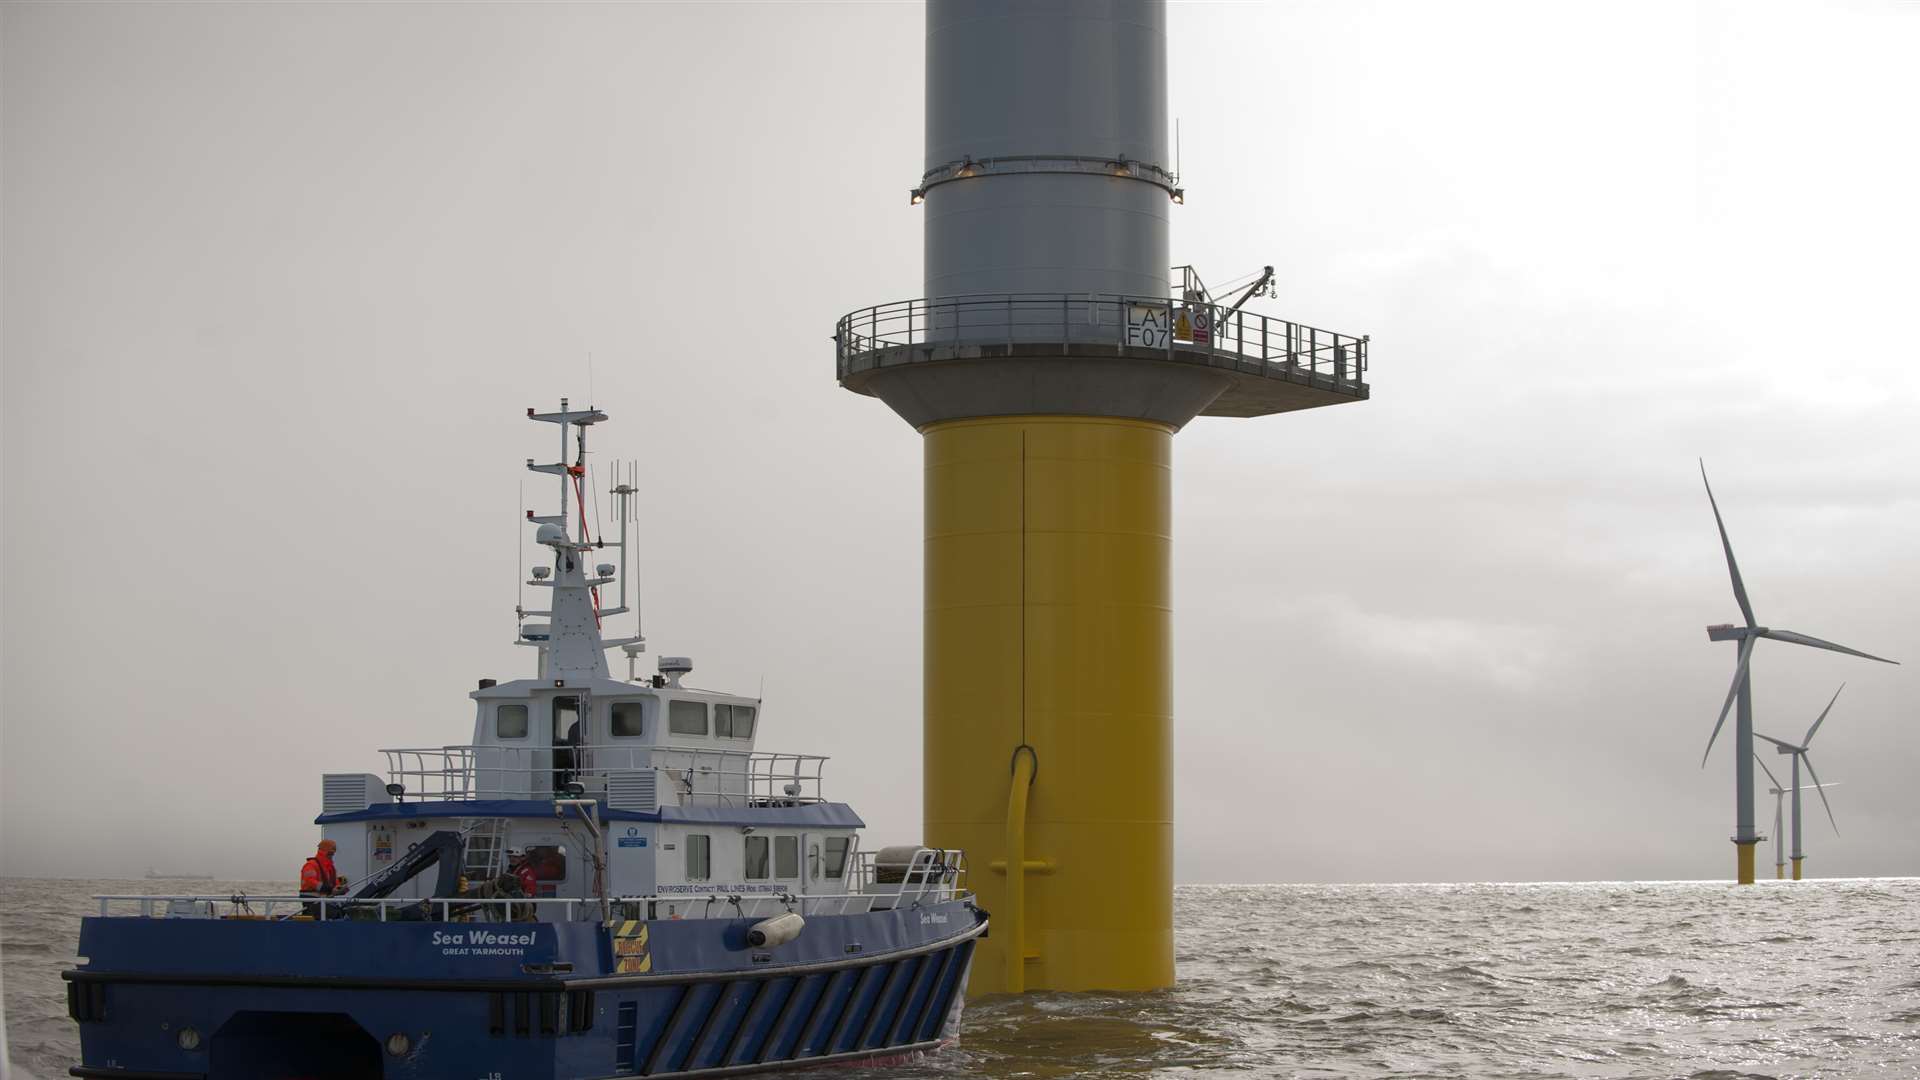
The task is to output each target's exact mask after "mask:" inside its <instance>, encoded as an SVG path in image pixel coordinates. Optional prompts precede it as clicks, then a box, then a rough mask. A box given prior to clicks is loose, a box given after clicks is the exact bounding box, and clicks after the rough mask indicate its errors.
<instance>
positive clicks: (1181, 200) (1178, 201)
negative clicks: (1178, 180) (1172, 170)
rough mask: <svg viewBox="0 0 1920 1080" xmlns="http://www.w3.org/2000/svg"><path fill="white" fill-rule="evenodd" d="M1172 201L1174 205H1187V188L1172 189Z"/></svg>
mask: <svg viewBox="0 0 1920 1080" xmlns="http://www.w3.org/2000/svg"><path fill="white" fill-rule="evenodd" d="M1173 203H1174V205H1175V206H1185V205H1187V189H1186V188H1174V189H1173Z"/></svg>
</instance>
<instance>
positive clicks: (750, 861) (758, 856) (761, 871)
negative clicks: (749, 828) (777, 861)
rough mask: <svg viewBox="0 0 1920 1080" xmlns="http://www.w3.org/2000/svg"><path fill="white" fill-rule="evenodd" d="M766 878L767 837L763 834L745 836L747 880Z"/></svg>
mask: <svg viewBox="0 0 1920 1080" xmlns="http://www.w3.org/2000/svg"><path fill="white" fill-rule="evenodd" d="M766 879H767V838H766V837H764V836H749V837H747V880H748V881H765V880H766Z"/></svg>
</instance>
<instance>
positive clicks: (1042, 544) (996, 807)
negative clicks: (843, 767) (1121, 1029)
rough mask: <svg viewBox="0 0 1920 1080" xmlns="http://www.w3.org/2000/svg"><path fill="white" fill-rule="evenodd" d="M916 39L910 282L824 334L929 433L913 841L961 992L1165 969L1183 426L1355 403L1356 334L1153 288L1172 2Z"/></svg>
mask: <svg viewBox="0 0 1920 1080" xmlns="http://www.w3.org/2000/svg"><path fill="white" fill-rule="evenodd" d="M926 48H927V88H926V89H927V98H926V109H927V112H926V116H927V130H926V140H927V141H926V157H925V159H924V161H923V162H922V163H921V165H922V167H921V171H920V174H919V176H918V178H917V179H916V180H915V181H914V182H913V183H912V184H911V200H910V201H911V202H912V203H914V204H916V205H919V206H920V210H921V212H922V213H924V215H925V222H924V224H925V230H926V232H925V260H926V261H925V273H924V281H923V289H922V296H920V297H916V298H914V299H911V300H902V301H896V302H894V303H890V304H880V305H876V306H874V307H869V308H862V309H860V310H858V311H854V312H852V313H850V314H848V315H846V316H844V317H843V318H841V320H840V321H839V323H838V324H837V325H836V327H835V330H834V343H835V363H836V375H837V377H838V378H839V380H840V383H841V385H842V386H845V387H846V388H847V389H849V390H852V391H855V392H857V393H860V394H865V395H869V396H873V397H878V398H879V399H880V400H882V401H884V402H885V403H886V404H887V405H888V406H889V407H890V408H892V409H893V410H894V412H896V413H898V414H899V415H900V417H901V418H902V419H904V420H906V421H907V422H908V423H909V424H911V425H912V426H913V427H914V428H915V429H916V430H917V431H919V432H920V433H921V435H922V436H923V440H922V446H923V452H924V455H925V465H926V472H925V486H924V496H925V515H926V517H925V574H926V582H925V598H926V623H925V648H926V656H925V697H924V725H925V741H924V746H925V749H924V754H925V760H924V768H923V776H924V782H925V800H926V801H925V811H926V812H925V820H926V841H927V843H928V844H929V845H931V846H934V847H940V848H962V849H964V850H965V851H966V853H967V859H968V863H969V865H970V866H971V867H973V873H972V877H971V880H972V883H973V884H974V886H975V888H976V889H977V890H978V891H979V893H980V895H981V900H982V906H984V907H985V908H987V909H988V910H989V911H991V912H992V913H993V919H994V925H993V935H992V938H991V939H990V940H988V941H986V942H984V943H983V944H982V946H981V949H980V952H979V953H978V962H977V963H976V964H975V967H974V973H973V978H972V981H971V983H970V987H971V992H973V993H996V992H1002V991H1013V992H1018V991H1020V990H1023V989H1026V988H1027V987H1029V986H1031V987H1035V988H1046V989H1055V990H1089V989H1145V988H1151V987H1157V986H1165V985H1168V984H1169V983H1171V981H1172V978H1173V949H1172V942H1173V939H1172V873H1173V870H1172V868H1173V850H1172V844H1173V800H1172V774H1171V750H1172V742H1173V703H1172V682H1171V670H1170V669H1171V660H1170V649H1171V610H1172V600H1171V590H1170V583H1169V566H1170V561H1171V550H1172V529H1171V524H1170V506H1171V501H1172V439H1173V435H1174V433H1175V432H1177V431H1178V430H1180V429H1181V428H1182V427H1184V426H1185V425H1186V424H1187V423H1188V422H1190V421H1191V420H1193V419H1194V418H1195V417H1196V416H1199V415H1203V414H1205V415H1218V416H1259V415H1265V414H1269V413H1276V412H1285V411H1289V410H1293V409H1304V408H1312V407H1316V406H1320V405H1331V404H1338V403H1341V402H1350V401H1357V400H1363V399H1365V398H1366V396H1367V393H1368V389H1367V385H1366V382H1365V381H1364V371H1365V366H1366V360H1367V355H1366V353H1367V341H1366V339H1364V338H1358V337H1354V336H1351V335H1346V334H1336V333H1330V332H1328V331H1325V330H1318V329H1315V328H1313V327H1308V326H1303V325H1301V324H1298V323H1293V322H1288V321H1285V320H1280V319H1274V318H1269V317H1267V316H1263V315H1259V314H1256V313H1254V312H1251V311H1246V310H1243V309H1242V307H1241V305H1240V304H1235V305H1234V306H1233V307H1232V308H1226V307H1223V306H1216V305H1214V304H1213V303H1212V302H1211V300H1210V298H1208V297H1206V296H1205V295H1204V294H1200V295H1191V296H1190V295H1187V294H1186V293H1185V292H1184V290H1183V293H1182V295H1181V296H1178V297H1175V296H1173V295H1171V293H1170V289H1169V284H1170V280H1169V279H1170V273H1171V271H1170V268H1169V263H1170V262H1171V261H1172V259H1171V256H1170V253H1169V239H1168V232H1169V229H1168V226H1169V219H1170V215H1171V213H1172V208H1173V207H1174V206H1175V205H1177V204H1178V203H1179V202H1180V201H1181V200H1182V199H1183V198H1184V193H1183V192H1182V191H1181V190H1180V188H1179V178H1178V177H1176V176H1175V175H1174V173H1173V167H1172V163H1171V161H1170V160H1169V154H1168V152H1167V141H1168V139H1167V135H1168V123H1167V88H1166V70H1167V59H1166V56H1167V8H1166V5H1165V4H1164V3H1162V2H1159V0H1025V2H1013V0H935V2H933V3H931V4H929V5H928V7H927V38H926ZM1264 280H1265V279H1263V281H1264Z"/></svg>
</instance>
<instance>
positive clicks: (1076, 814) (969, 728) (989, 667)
mask: <svg viewBox="0 0 1920 1080" xmlns="http://www.w3.org/2000/svg"><path fill="white" fill-rule="evenodd" d="M925 436H926V439H925V444H926V445H925V452H926V711H925V724H926V748H925V774H926V775H925V784H926V788H925V798H926V839H927V843H928V844H930V845H936V846H941V847H959V848H964V849H966V852H967V860H968V863H969V865H970V866H971V867H972V868H973V873H972V875H971V878H972V883H973V885H974V887H975V888H976V889H977V890H978V891H979V893H980V902H981V906H983V907H985V908H986V909H987V910H988V911H990V912H992V913H993V917H994V924H995V929H996V930H998V929H999V928H1000V927H1001V926H1015V927H1018V928H1019V930H1018V932H1017V933H1006V934H1002V933H995V934H993V935H992V936H991V937H990V938H989V939H988V940H986V941H984V942H982V943H981V946H980V955H979V957H978V958H977V959H976V960H975V962H974V967H973V981H972V984H971V987H970V992H971V993H973V994H991V993H998V992H1001V991H1003V990H1014V991H1019V990H1022V989H1035V990H1087V989H1103V990H1133V989H1142V990H1143V989H1151V988H1155V987H1163V986H1169V985H1171V984H1172V982H1173V933H1172V928H1173V912H1172V905H1171V896H1172V877H1173V858H1172V843H1173V783H1172V767H1173V761H1172V753H1171V750H1172V722H1173V717H1172V688H1171V679H1170V673H1169V663H1170V625H1169V623H1170V616H1171V610H1170V597H1169V584H1168V574H1169V559H1170V547H1171V541H1172V538H1171V529H1170V522H1169V516H1170V500H1171V492H1172V472H1171V466H1172V461H1171V457H1172V449H1173V432H1172V430H1171V429H1170V428H1169V427H1166V426H1163V425H1160V424H1154V423H1147V422H1142V421H1135V420H1121V419H1104V418H1095V417H1072V416H1023V417H1006V418H996V419H987V420H956V421H949V422H945V423H938V424H933V425H931V426H929V427H927V428H926V429H925ZM1023 748H1031V764H1030V765H1028V764H1026V763H1024V762H1021V763H1018V767H1017V768H1016V764H1017V763H1016V757H1017V756H1018V757H1025V756H1027V754H1026V751H1025V750H1023ZM1028 772H1030V773H1031V781H1030V783H1031V787H1030V791H1029V792H1028V793H1027V796H1026V802H1025V805H1024V808H1023V809H1024V813H1025V817H1026V821H1025V826H1024V836H1023V837H1018V836H1016V837H1013V840H1014V841H1015V842H1016V844H1017V842H1018V841H1021V840H1023V841H1024V847H1025V850H1024V851H1020V850H1017V847H1015V848H1014V849H1013V850H1010V843H1009V839H1010V838H1009V825H1010V816H1012V815H1015V814H1017V813H1018V812H1020V809H1022V808H1021V807H1020V805H1019V799H1018V798H1010V795H1014V794H1015V793H1014V792H1013V791H1012V788H1011V786H1012V785H1013V784H1015V783H1017V782H1020V781H1021V780H1024V779H1025V776H1024V775H1019V774H1026V773H1028ZM1012 824H1016V825H1017V823H1012ZM1010 859H1011V861H1010ZM1010 875H1024V877H1023V878H1022V881H1021V884H1022V885H1023V886H1024V888H1009V881H1010V877H1009V876H1010ZM1022 893H1024V900H1022V898H1021V894H1022ZM1010 903H1011V904H1015V905H1016V906H1017V907H1019V908H1020V909H1021V910H1013V909H1010V908H1009V907H1008V906H1007V905H1008V904H1010ZM1022 943H1023V945H1024V947H1022ZM1009 948H1019V949H1020V951H1022V952H1023V953H1024V954H1025V955H1024V956H1023V957H1021V958H1020V960H1019V961H1018V964H1017V965H1016V966H1015V967H1013V968H1012V969H1009V967H1008V964H1009V962H1010V959H1009V957H1008V956H1007V955H1006V954H1005V953H1004V952H1003V950H1006V949H1009ZM1010 970H1012V971H1015V972H1020V973H1022V974H1023V975H1024V978H1020V977H1018V976H1016V977H1012V978H1010V977H1009V975H1008V973H1009V971H1010ZM1022 984H1024V985H1022Z"/></svg>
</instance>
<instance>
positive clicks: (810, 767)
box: [381, 745, 827, 806]
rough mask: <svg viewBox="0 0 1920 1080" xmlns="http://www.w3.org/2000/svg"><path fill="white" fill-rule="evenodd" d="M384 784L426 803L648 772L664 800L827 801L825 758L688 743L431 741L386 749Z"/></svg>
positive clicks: (593, 785)
mask: <svg viewBox="0 0 1920 1080" xmlns="http://www.w3.org/2000/svg"><path fill="white" fill-rule="evenodd" d="M381 753H382V754H384V755H385V756H386V759H387V782H388V783H389V784H399V785H401V786H402V787H403V788H405V794H404V795H403V796H402V797H403V798H408V799H424V800H428V801H466V800H472V799H527V798H547V797H551V796H552V795H554V794H555V793H556V792H558V793H564V792H565V789H566V785H567V784H569V783H578V784H579V785H580V786H581V787H582V789H583V790H584V791H585V793H586V794H588V795H596V796H597V795H604V794H606V792H607V777H608V775H609V774H611V773H621V772H650V773H652V774H653V776H654V778H655V790H656V792H657V796H656V797H657V798H658V800H659V802H661V803H663V804H669V805H671V804H674V803H681V804H692V805H701V804H704V805H724V806H750V805H768V804H780V803H788V804H797V803H815V802H821V801H823V796H822V794H821V779H822V775H823V773H824V772H825V768H826V763H827V758H825V757H823V756H821V755H818V754H779V753H767V752H760V751H748V750H708V749H699V748H691V747H667V746H627V745H611V746H609V745H594V746H572V747H565V746H563V747H518V746H497V745H495V746H472V745H469V746H434V747H401V748H396V749H389V750H382V751H381Z"/></svg>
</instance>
